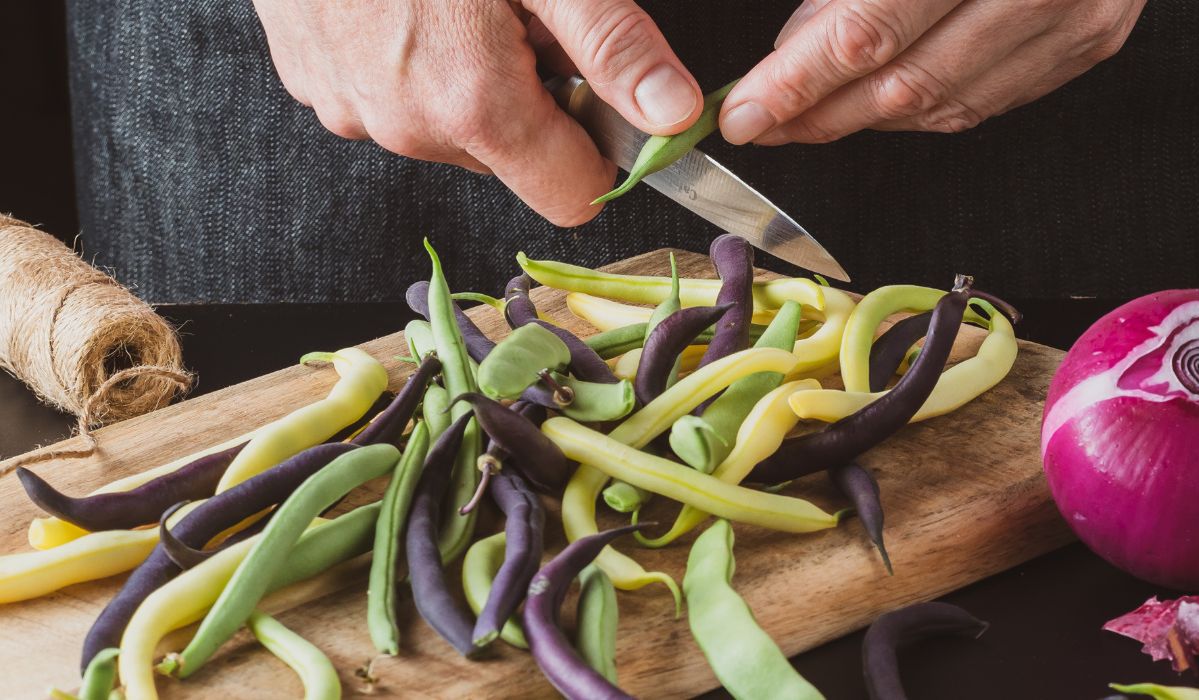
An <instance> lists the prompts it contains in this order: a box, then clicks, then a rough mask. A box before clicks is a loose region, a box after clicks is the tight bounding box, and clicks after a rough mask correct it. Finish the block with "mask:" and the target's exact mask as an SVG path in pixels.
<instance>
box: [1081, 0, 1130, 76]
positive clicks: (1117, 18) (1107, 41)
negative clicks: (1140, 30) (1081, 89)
mask: <svg viewBox="0 0 1199 700" xmlns="http://www.w3.org/2000/svg"><path fill="white" fill-rule="evenodd" d="M1137 6H1139V3H1133V5H1132V6H1130V5H1129V4H1128V3H1127V2H1115V1H1112V0H1108V1H1107V2H1102V3H1099V4H1098V5H1097V6H1096V7H1095V8H1094V10H1093V12H1092V13H1091V15H1090V16H1089V17H1087V18H1086V20H1085V21H1083V22H1081V23H1080V24H1081V25H1082V26H1083V30H1082V31H1083V33H1084V36H1085V38H1086V39H1087V41H1086V42H1085V49H1084V51H1083V52H1082V57H1083V58H1084V59H1087V60H1088V61H1090V62H1091V63H1098V62H1100V61H1103V60H1106V59H1109V58H1111V57H1112V56H1114V55H1116V54H1117V53H1118V52H1119V51H1120V49H1122V48H1123V47H1124V42H1125V41H1127V39H1128V35H1129V34H1130V33H1131V32H1132V27H1133V25H1134V24H1135V23H1136V18H1137V17H1138V16H1139V14H1140V12H1139V10H1138V7H1137Z"/></svg>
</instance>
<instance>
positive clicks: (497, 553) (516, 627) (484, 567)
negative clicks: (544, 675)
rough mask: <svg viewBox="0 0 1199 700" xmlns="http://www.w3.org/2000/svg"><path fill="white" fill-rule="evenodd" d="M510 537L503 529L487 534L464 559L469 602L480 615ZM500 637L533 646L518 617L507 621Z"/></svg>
mask: <svg viewBox="0 0 1199 700" xmlns="http://www.w3.org/2000/svg"><path fill="white" fill-rule="evenodd" d="M507 540H508V538H507V537H505V536H504V533H503V532H497V533H496V534H494V535H492V536H491V537H484V538H483V539H481V540H479V541H477V542H475V543H474V544H472V545H471V546H470V549H468V550H466V556H465V557H464V558H463V559H462V591H463V592H464V593H465V594H466V604H467V605H469V606H470V609H471V612H473V613H474V614H476V615H478V614H479V612H480V611H481V610H482V609H483V606H484V605H486V603H487V596H488V595H489V594H490V593H491V584H492V582H493V581H494V580H495V574H496V572H498V571H499V570H500V566H502V565H503V563H504V546H505V544H506V543H507ZM500 639H502V640H504V641H505V642H507V643H509V644H511V645H512V646H514V647H516V648H518V649H528V648H529V642H528V641H527V640H526V639H525V632H524V630H523V629H521V626H520V620H519V619H518V617H517V616H513V617H512V618H511V619H509V620H508V621H507V622H505V623H504V626H503V627H502V628H501V629H500Z"/></svg>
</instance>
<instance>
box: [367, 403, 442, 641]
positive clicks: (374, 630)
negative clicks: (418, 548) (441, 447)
mask: <svg viewBox="0 0 1199 700" xmlns="http://www.w3.org/2000/svg"><path fill="white" fill-rule="evenodd" d="M428 449H429V428H428V425H427V424H426V423H425V422H424V421H420V422H418V423H417V424H416V427H415V428H413V429H412V434H411V435H410V436H409V437H408V444H407V445H406V446H405V447H404V456H403V457H401V458H400V461H399V464H397V465H396V468H395V471H393V472H392V475H391V481H390V482H388V484H387V491H386V492H385V493H384V494H383V504H382V508H381V510H380V512H379V521H378V522H377V523H376V525H375V547H374V555H373V556H372V558H371V572H370V578H369V579H368V584H367V588H366V622H367V630H368V631H369V632H370V635H371V641H372V642H374V644H375V648H376V649H378V650H379V653H381V654H390V655H392V656H394V655H396V654H398V653H399V651H400V630H399V626H398V625H397V617H396V588H397V587H398V585H399V582H400V575H399V566H400V562H401V561H402V558H401V555H400V549H401V548H402V547H403V542H404V535H403V533H404V524H405V523H406V522H407V520H408V508H409V506H411V505H412V495H413V493H415V492H416V484H417V482H418V481H419V480H420V474H421V466H422V465H423V464H424V461H425V453H426V452H427V451H428Z"/></svg>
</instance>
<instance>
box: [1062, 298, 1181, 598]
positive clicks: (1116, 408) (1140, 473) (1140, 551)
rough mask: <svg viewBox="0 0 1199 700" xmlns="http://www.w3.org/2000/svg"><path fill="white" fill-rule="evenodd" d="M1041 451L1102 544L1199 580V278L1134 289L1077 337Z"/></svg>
mask: <svg viewBox="0 0 1199 700" xmlns="http://www.w3.org/2000/svg"><path fill="white" fill-rule="evenodd" d="M1041 457H1042V459H1043V460H1044V464H1045V474H1046V476H1047V477H1048V480H1049V489H1050V491H1052V493H1053V498H1054V500H1055V501H1056V502H1057V507H1058V509H1059V510H1060V511H1061V513H1062V516H1063V517H1065V519H1066V522H1067V523H1069V524H1070V527H1071V528H1072V529H1073V530H1074V532H1075V534H1077V535H1078V537H1079V539H1081V540H1082V541H1083V542H1084V543H1086V545H1087V546H1088V547H1090V548H1091V549H1092V550H1093V551H1094V552H1095V553H1096V554H1098V555H1099V556H1101V557H1103V558H1104V559H1106V560H1108V561H1109V562H1111V563H1112V564H1114V565H1116V566H1118V567H1120V568H1121V569H1124V570H1125V571H1127V572H1129V573H1131V574H1133V575H1134V576H1137V577H1139V578H1142V579H1145V580H1146V581H1150V582H1152V583H1155V584H1159V585H1163V586H1169V587H1171V588H1178V589H1188V590H1195V589H1199V508H1197V506H1199V289H1187V290H1173V291H1168V292H1159V293H1157V294H1150V295H1148V296H1145V297H1141V298H1140V299H1137V300H1135V301H1131V302H1129V303H1127V304H1125V305H1124V306H1121V307H1120V308H1118V309H1116V310H1115V311H1113V312H1111V313H1110V314H1108V315H1106V316H1104V317H1103V318H1101V319H1100V320H1099V321H1098V322H1096V323H1095V325H1093V326H1091V328H1090V329H1088V330H1087V332H1086V333H1084V334H1083V336H1082V337H1081V338H1079V340H1078V342H1077V343H1075V344H1074V347H1072V348H1071V349H1070V352H1069V353H1067V354H1066V358H1065V360H1064V361H1063V362H1062V366H1061V367H1060V368H1059V369H1058V371H1057V374H1056V375H1055V376H1054V378H1053V383H1052V384H1051V385H1050V387H1049V395H1048V397H1047V399H1046V401H1045V415H1044V421H1043V423H1042V426H1041Z"/></svg>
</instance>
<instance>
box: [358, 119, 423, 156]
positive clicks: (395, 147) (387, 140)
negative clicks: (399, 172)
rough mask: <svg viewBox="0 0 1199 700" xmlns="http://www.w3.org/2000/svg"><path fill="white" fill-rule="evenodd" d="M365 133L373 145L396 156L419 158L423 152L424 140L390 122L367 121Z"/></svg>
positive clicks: (413, 132) (409, 130)
mask: <svg viewBox="0 0 1199 700" xmlns="http://www.w3.org/2000/svg"><path fill="white" fill-rule="evenodd" d="M366 132H367V133H368V134H370V137H371V139H373V140H374V142H375V143H377V144H379V145H380V146H381V147H383V148H384V149H386V150H388V151H391V152H392V153H395V154H396V155H401V156H405V157H408V158H419V157H420V156H421V154H422V153H423V152H424V144H425V140H424V139H422V138H420V137H419V136H418V135H417V133H416V132H415V131H413V130H411V129H407V128H403V127H397V126H396V125H395V123H394V122H392V121H386V122H379V121H371V120H369V119H368V120H367V122H366Z"/></svg>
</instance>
